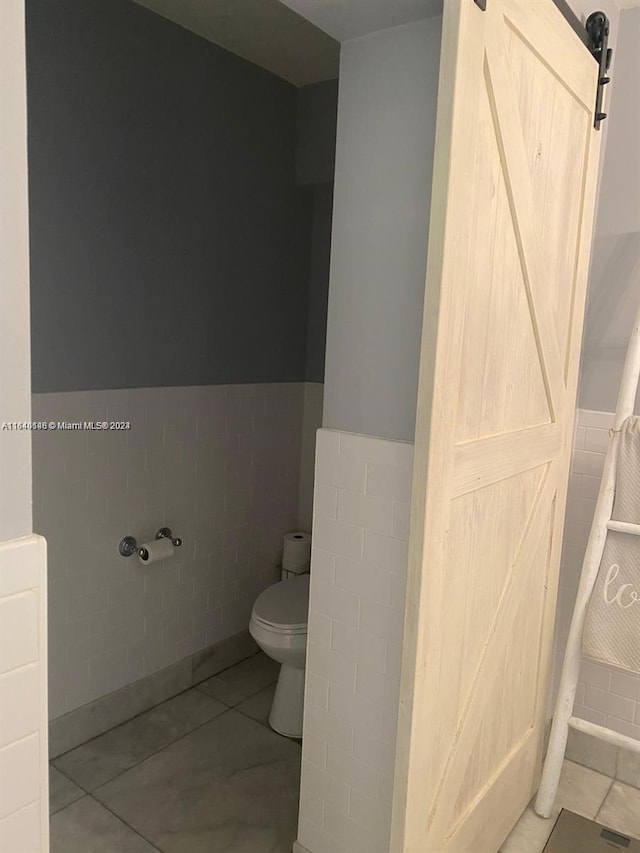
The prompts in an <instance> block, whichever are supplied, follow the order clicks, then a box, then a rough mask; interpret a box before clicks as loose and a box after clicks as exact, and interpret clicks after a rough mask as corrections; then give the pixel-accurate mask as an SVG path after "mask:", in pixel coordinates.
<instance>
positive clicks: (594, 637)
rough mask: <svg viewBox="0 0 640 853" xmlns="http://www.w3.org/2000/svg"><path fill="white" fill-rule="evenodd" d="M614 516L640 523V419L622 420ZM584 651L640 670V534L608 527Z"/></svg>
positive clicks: (587, 626) (585, 633) (583, 640)
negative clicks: (621, 531)
mask: <svg viewBox="0 0 640 853" xmlns="http://www.w3.org/2000/svg"><path fill="white" fill-rule="evenodd" d="M612 518H613V519H614V520H615V521H630V522H632V523H634V524H640V418H638V417H631V418H627V419H626V421H625V422H624V423H623V425H622V430H621V435H620V444H619V447H618V460H617V466H616V494H615V499H614V502H613V511H612ZM582 650H583V652H584V654H585V655H586V656H587V657H589V658H593V659H594V660H596V661H600V662H603V663H607V664H612V665H613V666H617V667H620V668H621V669H626V670H629V671H630V672H635V673H640V536H634V535H633V534H631V533H617V532H615V531H611V530H610V531H609V532H608V533H607V541H606V544H605V546H604V553H603V555H602V562H601V563H600V569H599V571H598V578H597V580H596V585H595V588H594V590H593V594H592V596H591V601H590V603H589V609H588V611H587V620H586V624H585V629H584V634H583V639H582Z"/></svg>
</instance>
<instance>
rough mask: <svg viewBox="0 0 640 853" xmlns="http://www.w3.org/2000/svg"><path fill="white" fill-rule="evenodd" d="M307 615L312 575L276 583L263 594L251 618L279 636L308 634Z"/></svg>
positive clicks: (254, 607) (255, 605) (256, 603)
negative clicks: (310, 577)
mask: <svg viewBox="0 0 640 853" xmlns="http://www.w3.org/2000/svg"><path fill="white" fill-rule="evenodd" d="M308 612H309V575H300V576H299V577H296V578H291V579H290V580H286V581H279V582H278V583H274V584H273V585H272V586H270V587H268V588H267V589H265V590H264V592H262V593H260V595H259V596H258V597H257V599H256V601H255V604H254V605H253V612H252V614H251V618H252V620H253V621H254V622H257V623H258V624H259V625H261V626H262V627H264V628H266V629H267V630H270V631H274V632H276V633H279V634H306V633H307V625H308Z"/></svg>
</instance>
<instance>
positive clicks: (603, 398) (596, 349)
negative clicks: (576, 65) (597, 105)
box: [579, 8, 640, 412]
mask: <svg viewBox="0 0 640 853" xmlns="http://www.w3.org/2000/svg"><path fill="white" fill-rule="evenodd" d="M639 45H640V8H636V9H625V10H622V11H621V12H620V19H619V25H618V32H617V49H616V52H615V66H614V70H613V74H612V83H611V100H610V103H609V107H608V109H607V112H608V113H609V118H608V119H607V122H606V123H607V124H608V138H607V147H606V151H605V155H604V163H603V169H602V183H601V186H600V196H599V203H598V214H597V219H596V231H595V238H594V245H593V256H592V263H591V275H590V282H589V298H588V302H587V322H586V327H585V335H584V344H583V351H582V373H581V381H580V395H579V401H580V406H581V407H582V408H584V409H595V410H597V411H607V412H610V411H613V410H614V408H615V405H616V398H617V394H618V388H619V385H620V380H621V377H622V367H623V364H624V358H625V354H626V349H627V345H628V342H629V336H630V334H631V328H632V326H633V321H634V318H635V316H636V312H637V311H638V307H639V306H640V108H639V105H640V52H639V51H638V46H639ZM639 403H640V401H639Z"/></svg>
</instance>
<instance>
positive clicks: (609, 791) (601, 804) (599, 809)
mask: <svg viewBox="0 0 640 853" xmlns="http://www.w3.org/2000/svg"><path fill="white" fill-rule="evenodd" d="M615 782H616V780H615V778H613V779H612V780H611V784H610V785H609V787H608V788H607V793H606V794H605V795H604V799H603V800H602V802H601V803H600V806H599V807H598V811H597V812H596V816H595V817H594V818H593V819H594V821H595V822H596V823H597V822H598V818H599V817H600V812H601V811H602V809H603V808H604V804H605V803H606V802H607V797H608V796H609V794H610V793H611V790H612V789H613V786H614V785H615Z"/></svg>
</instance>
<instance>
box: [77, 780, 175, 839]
mask: <svg viewBox="0 0 640 853" xmlns="http://www.w3.org/2000/svg"><path fill="white" fill-rule="evenodd" d="M87 796H88V797H90V798H91V799H92V800H93V801H94V802H95V803H97V804H98V805H99V806H102V808H103V809H104V810H105V811H107V812H109V814H111V815H113V816H114V817H115V818H116V819H117V820H119V821H120V823H123V824H124V825H125V826H126V827H127V829H130V830H131V832H133V833H135V834H136V835H137V836H138V838H142V840H143V841H146V842H147V844H150V845H151V846H152V847H153V849H154V850H157V851H158V853H166V851H165V850H162V848H161V847H158V846H156V845H155V844H154V843H153V841H151V840H150V839H149V838H147V836H146V835H143V834H142V833H141V832H138V830H137V829H134V827H133V826H131V824H129V823H127V821H126V820H125V819H124V818H123V817H121V816H120V815H119V814H117V812H114V811H113V809H110V808H109V806H108V805H106V803H103V802H102V801H101V800H99V799H98V798H97V797H94V796H93V795H92V794H87Z"/></svg>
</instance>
